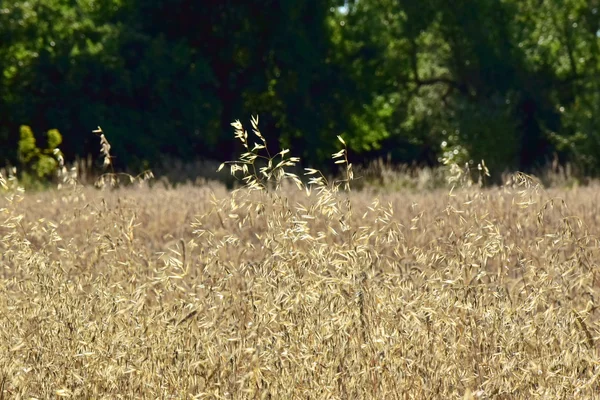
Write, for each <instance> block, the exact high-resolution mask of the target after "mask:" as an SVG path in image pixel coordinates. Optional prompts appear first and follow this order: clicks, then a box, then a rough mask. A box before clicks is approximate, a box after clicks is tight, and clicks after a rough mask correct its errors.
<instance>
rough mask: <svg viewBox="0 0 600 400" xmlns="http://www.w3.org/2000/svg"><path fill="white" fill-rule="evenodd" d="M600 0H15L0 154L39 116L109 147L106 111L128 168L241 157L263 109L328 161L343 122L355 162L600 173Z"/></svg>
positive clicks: (269, 128)
mask: <svg viewBox="0 0 600 400" xmlns="http://www.w3.org/2000/svg"><path fill="white" fill-rule="evenodd" d="M599 3H600V1H599V0H497V1H488V0H455V1H447V0H419V1H416V0H356V1H343V0H278V1H277V0H263V1H256V0H223V1H215V2H208V1H204V2H202V1H198V0H168V1H167V0H145V1H139V0H28V1H17V0H3V1H2V2H0V164H2V163H1V161H3V160H4V161H5V162H4V164H7V163H13V164H17V163H18V162H19V159H20V158H21V159H23V156H22V154H21V155H20V152H19V140H20V139H22V137H21V136H22V135H21V133H22V132H23V128H22V126H24V125H26V126H27V127H29V128H30V131H32V132H33V133H34V134H35V135H36V136H37V135H39V137H37V143H38V144H39V148H40V149H46V148H47V149H48V151H50V150H51V147H52V146H51V144H52V143H48V142H52V141H53V140H52V136H53V135H54V137H55V136H56V134H57V132H55V133H54V134H53V135H50V139H48V137H42V136H43V135H41V133H42V132H48V131H49V130H52V129H56V130H57V131H58V132H60V135H62V137H61V138H62V142H61V143H60V150H61V152H62V154H63V155H64V157H65V159H66V160H73V159H74V158H75V157H76V156H80V157H86V156H87V155H88V154H94V156H95V155H96V154H98V153H99V143H98V139H97V137H95V136H94V135H92V134H91V131H92V130H93V129H95V128H96V127H97V126H98V125H100V126H101V127H102V129H103V130H104V131H105V132H106V133H107V136H108V137H109V140H110V141H111V144H112V146H113V148H112V152H113V153H114V155H115V156H116V158H115V160H114V161H115V163H116V164H117V165H119V166H121V167H122V168H127V167H129V168H140V167H144V166H146V165H150V166H154V165H160V164H161V163H164V162H165V160H177V161H178V162H196V161H197V160H200V159H215V160H219V161H224V160H231V159H236V158H237V154H239V149H238V148H237V147H236V146H237V145H238V144H237V143H236V141H235V139H234V137H233V134H232V132H233V129H232V127H231V125H230V124H231V122H233V121H234V120H236V119H240V120H242V122H246V121H247V120H249V118H250V116H251V115H256V114H258V115H259V116H260V127H261V130H262V131H263V133H264V134H265V135H266V137H267V138H268V139H269V140H271V141H272V142H273V143H272V146H270V148H277V147H278V146H285V147H291V149H292V153H294V155H299V156H302V157H303V162H305V163H306V165H311V166H313V167H317V168H326V166H327V165H328V164H330V160H329V159H330V154H331V153H332V152H334V151H336V150H338V148H337V144H338V142H337V139H336V136H337V135H342V136H343V137H344V138H345V139H346V142H347V143H348V147H349V149H350V152H351V156H352V157H353V160H352V161H354V162H364V161H367V160H370V159H375V158H378V157H389V159H390V160H391V161H392V162H395V163H404V164H415V165H429V166H432V165H436V164H439V163H443V162H444V161H456V162H459V163H465V162H469V161H472V162H474V165H476V164H477V163H478V162H479V161H480V160H481V159H485V161H486V164H487V165H488V167H489V168H490V170H491V171H492V172H495V173H496V174H498V173H501V172H503V171H505V170H521V171H531V170H534V169H536V168H542V167H544V166H545V165H548V164H549V163H551V162H552V161H553V160H554V161H555V162H556V161H557V160H558V161H559V162H561V163H566V162H568V163H570V164H572V165H573V166H575V168H576V169H577V171H579V173H581V174H582V175H586V176H596V175H599V173H600V157H599V156H600V131H599V129H598V127H599V124H598V122H599V121H598V120H599V119H600V113H599V112H598V111H600V80H599V79H598V78H599V75H600V74H599V70H600V51H599V46H600V4H599ZM248 125H249V124H248ZM29 128H28V129H29ZM53 132H54V131H53ZM20 135H21V136H20ZM27 137H28V138H29V139H28V140H31V138H30V135H29V136H27ZM36 146H37V145H36ZM34 148H37V147H34ZM40 151H41V150H40ZM21 153H22V151H21ZM32 154H33V153H32ZM36 154H37V153H36ZM40 154H42V153H40Z"/></svg>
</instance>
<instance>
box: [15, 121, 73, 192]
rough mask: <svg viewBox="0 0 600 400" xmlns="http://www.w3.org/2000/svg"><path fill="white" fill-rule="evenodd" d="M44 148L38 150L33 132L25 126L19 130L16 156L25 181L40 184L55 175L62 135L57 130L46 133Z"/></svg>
mask: <svg viewBox="0 0 600 400" xmlns="http://www.w3.org/2000/svg"><path fill="white" fill-rule="evenodd" d="M46 135H47V144H46V147H45V148H43V149H42V148H39V147H38V146H37V143H36V139H35V136H34V135H33V131H32V130H31V128H30V127H29V126H27V125H22V126H21V129H20V139H19V148H18V156H19V161H20V162H21V168H22V172H23V175H24V176H23V178H24V179H25V180H26V181H33V182H31V183H34V182H35V181H37V182H39V183H42V182H44V181H46V180H47V179H49V178H50V177H51V176H52V175H53V174H55V173H56V171H57V169H58V166H59V163H58V160H57V157H59V156H62V154H61V152H60V150H59V149H58V146H60V144H61V143H62V135H61V134H60V132H59V131H58V130H57V129H50V130H49V131H48V132H47V134H46Z"/></svg>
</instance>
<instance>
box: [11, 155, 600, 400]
mask: <svg viewBox="0 0 600 400" xmlns="http://www.w3.org/2000/svg"><path fill="white" fill-rule="evenodd" d="M250 153H251V152H250ZM337 159H338V160H340V159H341V160H344V153H339V154H338V158H337ZM246 160H250V159H248V158H247V159H246ZM250 161H252V160H250ZM288 161H289V159H288ZM289 162H293V160H292V161H289ZM284 164H285V163H284ZM341 164H344V163H343V162H342V163H341ZM243 165H246V167H244V166H243ZM277 165H278V164H274V165H271V168H268V167H269V165H268V163H267V169H264V170H260V171H257V173H256V174H253V173H252V170H253V167H252V165H251V164H231V165H230V166H234V169H235V168H240V169H241V170H242V172H247V173H248V174H247V175H246V176H253V178H249V179H248V180H247V181H246V183H247V186H246V187H244V188H241V189H238V190H235V191H227V190H225V189H224V188H223V187H221V186H218V185H212V186H211V185H206V186H203V187H193V186H182V187H179V188H177V189H168V188H159V187H154V188H150V187H148V186H147V185H141V186H140V187H135V186H132V187H127V188H121V189H118V190H108V189H106V190H99V189H95V188H91V187H80V186H77V185H71V186H66V187H63V188H61V189H60V190H52V191H47V192H43V193H27V192H23V191H22V190H20V189H19V188H18V185H17V183H16V182H14V181H9V180H6V179H5V178H6V177H4V178H3V179H2V182H0V183H1V184H2V186H3V189H2V190H3V192H2V194H3V196H2V199H1V200H0V215H1V218H0V266H1V269H0V271H1V272H0V273H1V276H0V398H5V399H13V398H28V399H29V398H40V399H43V398H55V397H66V398H110V399H115V398H123V399H134V398H140V399H142V398H143V399H145V398H153V399H154V398H164V399H167V398H168V399H193V398H211V399H269V398H271V399H325V398H326V399H354V398H356V399H358V398H360V399H367V398H372V399H429V398H444V399H492V398H494V399H532V398H543V399H549V398H594V396H597V393H599V392H600V381H599V379H598V378H599V376H600V362H599V361H600V359H599V352H598V350H599V343H598V337H599V332H600V325H599V320H598V308H597V307H598V306H597V304H596V302H597V301H599V298H598V297H599V290H598V288H599V282H598V271H599V269H598V261H597V260H598V259H599V258H598V242H597V235H598V226H599V225H598V218H599V217H598V212H597V211H598V200H599V198H598V193H599V190H598V188H597V187H586V188H578V189H574V190H568V191H567V190H557V189H543V188H542V187H541V186H539V185H537V184H536V181H535V180H534V179H532V178H530V177H527V176H525V175H520V174H517V175H515V176H514V177H513V179H512V181H511V182H508V183H507V184H506V185H504V186H503V187H500V188H490V189H482V188H480V187H479V186H477V185H471V186H468V185H465V186H463V187H458V188H456V189H454V190H452V191H449V190H441V191H430V192H424V193H401V192H398V193H389V194H381V195H378V196H377V197H375V196H374V195H373V194H372V193H370V192H369V191H368V190H365V191H362V192H353V191H350V192H348V191H346V190H344V188H343V186H344V183H346V182H343V181H342V182H341V184H340V185H337V186H336V185H333V184H329V182H326V181H325V179H324V177H320V176H319V175H318V173H317V172H315V171H314V170H308V173H309V175H308V177H313V180H312V181H311V182H310V184H309V183H305V182H300V181H297V182H296V183H297V184H298V185H299V186H300V187H296V185H293V184H282V185H273V186H272V187H271V186H269V187H266V186H261V180H260V179H259V178H260V177H261V174H262V176H265V177H268V178H273V177H274V178H286V177H287V178H290V181H291V183H294V176H291V175H290V176H286V175H285V173H283V174H282V173H281V172H277V168H276V167H277ZM283 166H285V165H283ZM262 172H264V173H262ZM269 174H270V175H269ZM315 177H318V178H315ZM347 177H348V176H347ZM309 188H310V190H308V189H309ZM259 189H260V190H259Z"/></svg>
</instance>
